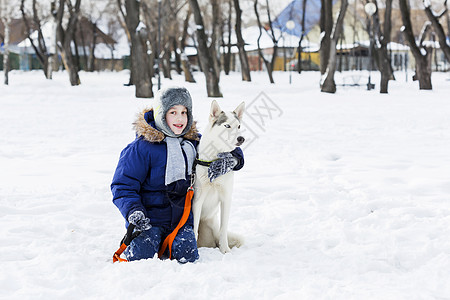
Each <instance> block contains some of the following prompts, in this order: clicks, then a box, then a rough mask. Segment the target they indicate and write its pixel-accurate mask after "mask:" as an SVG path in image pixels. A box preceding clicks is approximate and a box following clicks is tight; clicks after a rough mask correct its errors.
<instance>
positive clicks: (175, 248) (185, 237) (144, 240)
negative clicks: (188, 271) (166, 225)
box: [124, 226, 199, 263]
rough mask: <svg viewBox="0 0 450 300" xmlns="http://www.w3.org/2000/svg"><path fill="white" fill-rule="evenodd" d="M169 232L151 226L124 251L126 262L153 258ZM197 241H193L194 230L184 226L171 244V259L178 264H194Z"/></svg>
mask: <svg viewBox="0 0 450 300" xmlns="http://www.w3.org/2000/svg"><path fill="white" fill-rule="evenodd" d="M169 233H170V232H165V231H164V230H163V228H161V227H155V226H153V227H152V228H150V229H149V230H146V231H143V232H142V233H141V234H140V235H138V236H137V237H136V238H134V239H133V240H132V241H131V243H130V245H129V246H128V247H127V248H126V249H125V251H124V254H125V257H126V258H127V260H128V261H133V260H139V259H147V258H153V257H154V256H155V254H156V255H157V254H158V251H159V248H160V246H161V243H162V241H163V239H162V237H164V238H165V236H166V235H167V234H169ZM166 251H167V250H166ZM198 257H199V255H198V250H197V241H196V240H195V234H194V229H193V228H192V227H188V226H185V227H183V228H181V229H180V231H178V234H177V236H176V237H175V239H174V241H173V244H172V258H173V259H176V260H177V261H178V262H180V263H186V262H194V261H196V260H197V259H198Z"/></svg>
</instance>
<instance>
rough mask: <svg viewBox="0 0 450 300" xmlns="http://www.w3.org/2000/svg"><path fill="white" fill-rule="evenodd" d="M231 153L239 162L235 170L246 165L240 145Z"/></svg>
mask: <svg viewBox="0 0 450 300" xmlns="http://www.w3.org/2000/svg"><path fill="white" fill-rule="evenodd" d="M231 154H232V155H233V156H234V157H236V158H237V160H238V164H237V165H236V166H235V167H234V169H233V171H239V170H240V169H242V167H243V166H244V152H242V149H241V148H240V147H236V148H235V149H234V150H233V151H231Z"/></svg>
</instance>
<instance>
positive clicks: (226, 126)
mask: <svg viewBox="0 0 450 300" xmlns="http://www.w3.org/2000/svg"><path fill="white" fill-rule="evenodd" d="M223 126H225V128H231V126H230V125H228V124H225V125H223Z"/></svg>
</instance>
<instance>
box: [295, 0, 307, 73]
mask: <svg viewBox="0 0 450 300" xmlns="http://www.w3.org/2000/svg"><path fill="white" fill-rule="evenodd" d="M306 3H307V0H303V5H302V8H303V11H302V34H301V35H300V40H299V41H298V48H297V52H298V58H297V70H298V73H299V74H300V73H301V72H302V52H303V48H302V41H303V38H304V37H305V23H306Z"/></svg>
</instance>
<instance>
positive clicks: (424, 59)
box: [399, 0, 433, 90]
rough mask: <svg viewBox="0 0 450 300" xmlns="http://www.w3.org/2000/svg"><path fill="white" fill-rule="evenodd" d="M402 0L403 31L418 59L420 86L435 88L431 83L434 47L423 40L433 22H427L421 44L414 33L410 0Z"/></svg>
mask: <svg viewBox="0 0 450 300" xmlns="http://www.w3.org/2000/svg"><path fill="white" fill-rule="evenodd" d="M399 1H400V12H401V14H402V20H403V27H402V32H403V35H404V36H405V39H406V41H407V42H408V44H409V48H410V49H411V52H412V54H413V55H414V59H415V60H416V75H417V78H418V80H419V88H420V89H421V90H431V89H433V87H432V84H431V53H432V49H431V48H429V47H425V46H424V45H423V40H424V38H425V35H426V33H427V31H428V30H429V28H430V27H431V24H429V23H428V24H425V26H424V28H423V30H422V33H421V36H420V39H419V44H417V43H416V39H415V37H414V33H413V30H412V23H411V14H410V7H409V3H408V0H399Z"/></svg>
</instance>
